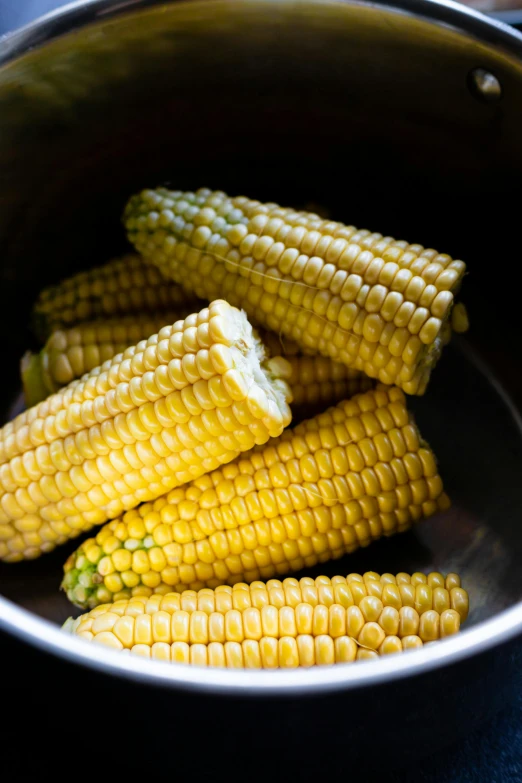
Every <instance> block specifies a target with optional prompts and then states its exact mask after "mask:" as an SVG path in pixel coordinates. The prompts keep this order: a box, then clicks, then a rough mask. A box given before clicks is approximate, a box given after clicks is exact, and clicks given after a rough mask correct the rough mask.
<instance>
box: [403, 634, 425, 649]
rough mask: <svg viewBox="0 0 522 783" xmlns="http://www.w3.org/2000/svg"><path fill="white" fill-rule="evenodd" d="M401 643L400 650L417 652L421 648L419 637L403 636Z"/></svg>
mask: <svg viewBox="0 0 522 783" xmlns="http://www.w3.org/2000/svg"><path fill="white" fill-rule="evenodd" d="M401 642H402V649H403V650H418V649H419V648H420V647H422V646H423V645H422V639H421V638H420V636H416V635H411V636H403V638H402V639H401Z"/></svg>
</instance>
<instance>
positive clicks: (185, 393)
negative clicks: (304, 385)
mask: <svg viewBox="0 0 522 783" xmlns="http://www.w3.org/2000/svg"><path fill="white" fill-rule="evenodd" d="M269 364H270V367H268V364H265V360H264V358H263V348H262V346H261V344H260V343H259V341H258V340H257V338H256V337H255V336H254V334H253V331H252V327H251V326H250V324H249V322H248V321H247V319H246V316H245V315H244V313H242V312H240V311H239V310H236V309H235V308H233V307H231V306H230V305H229V304H227V302H223V301H219V300H217V301H215V302H212V304H210V306H209V307H208V308H205V309H204V310H202V311H201V312H200V313H195V314H193V315H190V316H189V317H188V318H186V319H185V320H184V321H177V322H176V323H175V324H174V325H173V326H166V327H164V328H163V329H161V331H160V332H159V333H158V334H157V335H153V336H152V337H150V338H149V339H148V340H147V341H145V340H143V341H142V342H140V343H138V344H137V345H136V346H133V347H132V348H128V349H127V350H126V351H125V352H124V353H123V354H120V355H119V356H117V357H115V358H114V359H113V360H111V361H109V362H106V363H105V364H104V365H102V366H101V367H97V368H95V369H94V370H92V371H91V373H89V374H87V375H85V376H84V377H83V379H82V380H81V381H73V383H71V384H69V386H67V387H66V388H65V389H64V390H63V391H61V392H59V393H58V394H55V395H52V396H51V397H49V398H48V399H47V400H46V401H45V402H42V403H40V404H39V405H37V406H35V407H34V408H31V409H29V410H28V411H26V412H24V413H22V414H21V415H20V416H18V417H17V418H16V419H14V420H13V421H12V422H10V423H9V424H7V425H6V426H5V427H4V428H3V429H2V430H1V431H0V559H3V560H8V561H16V560H21V559H23V558H32V557H37V556H38V555H39V554H40V553H41V552H46V551H50V550H51V549H53V548H54V546H55V545H56V544H60V543H62V542H64V541H65V540H66V539H67V538H70V537H72V536H75V535H78V533H80V532H81V531H83V530H88V529H89V528H90V527H92V525H94V524H100V523H101V522H105V521H106V520H107V519H111V518H113V517H116V516H118V515H120V514H121V513H122V512H123V511H125V510H127V509H129V508H133V507H135V506H137V505H138V503H140V502H142V501H145V500H151V499H153V498H157V497H158V496H160V495H162V494H163V493H164V492H165V491H168V490H169V489H170V488H172V487H175V486H177V485H179V484H183V483H184V482H186V481H188V480H189V479H192V478H194V477H196V476H200V475H201V474H202V473H205V472H206V471H209V470H213V469H214V468H216V467H218V466H219V465H221V464H223V463H226V462H229V461H230V460H232V459H234V458H235V457H236V456H238V454H240V453H241V452H242V451H246V450H247V449H251V448H252V447H253V446H254V445H255V444H262V443H266V441H267V440H268V439H269V437H270V436H274V435H279V434H280V433H281V432H282V430H283V428H284V427H285V426H286V425H287V424H288V423H289V421H290V418H291V417H290V410H289V408H288V405H287V402H286V396H287V395H289V390H288V386H287V385H286V383H285V382H284V381H283V380H281V379H280V378H279V377H278V373H283V374H284V373H286V374H287V373H288V366H287V364H286V361H285V360H284V359H282V358H281V357H279V358H278V359H277V358H276V359H272V360H271V361H270V362H269Z"/></svg>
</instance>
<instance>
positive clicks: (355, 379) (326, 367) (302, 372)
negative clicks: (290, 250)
mask: <svg viewBox="0 0 522 783" xmlns="http://www.w3.org/2000/svg"><path fill="white" fill-rule="evenodd" d="M286 359H287V361H288V364H289V365H290V368H291V372H290V377H289V378H288V384H289V386H290V388H291V390H292V397H293V401H292V413H293V415H294V416H300V413H301V411H302V410H308V409H309V408H310V407H319V406H321V407H322V408H324V407H326V406H328V405H332V404H333V403H335V402H337V401H339V400H343V399H348V398H350V397H353V395H354V394H357V393H359V392H364V391H366V390H367V389H370V388H371V387H372V386H373V385H374V382H373V381H372V379H371V378H368V376H367V375H364V373H361V372H359V370H354V369H352V368H351V367H346V365H344V364H340V363H339V362H334V361H332V359H327V358H326V356H288V357H286Z"/></svg>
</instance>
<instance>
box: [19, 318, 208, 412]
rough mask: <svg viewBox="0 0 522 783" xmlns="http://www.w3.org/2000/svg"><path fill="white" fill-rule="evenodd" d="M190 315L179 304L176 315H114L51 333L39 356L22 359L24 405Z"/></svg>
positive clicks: (28, 356)
mask: <svg viewBox="0 0 522 783" xmlns="http://www.w3.org/2000/svg"><path fill="white" fill-rule="evenodd" d="M191 312H193V311H192V309H191V307H190V303H189V304H188V306H181V305H180V307H179V309H178V310H177V311H176V312H173V311H165V312H161V311H159V312H158V313H157V314H148V313H140V314H137V315H123V316H115V317H112V318H105V319H102V320H99V321H87V322H86V323H83V324H79V325H78V326H76V327H73V328H72V329H65V330H61V329H60V330H59V331H56V332H53V334H52V335H51V337H49V339H48V340H47V342H46V344H45V346H44V347H43V348H42V350H41V351H40V352H39V353H38V354H33V353H30V352H29V353H27V354H26V355H25V356H24V358H23V359H22V368H21V369H22V381H23V384H24V391H25V401H26V404H27V406H31V405H36V403H37V402H40V400H43V399H45V397H47V396H48V395H49V394H53V393H54V392H57V391H58V390H59V389H61V388H63V387H64V386H67V384H69V383H71V382H72V381H74V380H76V379H77V378H81V377H82V375H85V373H87V372H90V371H91V370H94V368H95V367H99V366H100V365H101V364H104V362H106V361H108V360H109V359H113V358H114V357H115V356H117V355H118V354H119V353H123V351H124V350H125V349H126V348H128V347H129V346H130V345H136V343H139V342H140V340H146V339H147V338H148V337H150V336H151V335H153V334H157V333H158V332H159V331H160V329H161V328H162V327H163V326H166V325H167V324H173V323H175V322H176V321H178V320H180V319H181V318H186V316H187V315H190V313H191Z"/></svg>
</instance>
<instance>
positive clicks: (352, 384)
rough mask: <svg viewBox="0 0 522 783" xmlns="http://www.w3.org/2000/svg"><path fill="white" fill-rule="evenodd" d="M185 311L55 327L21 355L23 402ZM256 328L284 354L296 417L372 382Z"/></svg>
mask: <svg viewBox="0 0 522 783" xmlns="http://www.w3.org/2000/svg"><path fill="white" fill-rule="evenodd" d="M189 304H190V303H189ZM189 312H190V311H189V310H187V309H186V308H183V307H180V311H179V312H177V313H173V312H165V313H163V312H160V313H158V314H157V315H150V314H147V313H140V314H136V315H126V316H115V317H112V318H105V319H100V320H98V321H90V322H86V323H84V324H79V325H78V326H76V327H73V328H72V329H64V330H59V331H57V332H54V333H53V334H52V335H51V337H50V338H49V339H48V340H47V343H46V344H45V346H44V347H43V348H42V350H41V351H40V352H39V353H38V354H36V355H35V354H32V353H27V354H26V355H25V356H24V358H23V360H22V380H23V384H24V391H25V399H26V404H27V405H28V406H30V405H36V403H38V402H40V401H41V400H43V399H45V397H47V396H48V395H49V394H52V393H54V392H57V391H58V390H59V389H61V388H63V387H64V386H66V385H67V384H68V383H71V382H72V381H73V380H76V379H78V378H81V377H82V376H83V375H84V374H85V373H87V372H90V371H91V370H93V369H94V368H95V367H98V366H99V365H101V364H103V363H104V362H106V361H108V360H109V359H112V358H114V357H115V356H117V354H119V353H122V352H123V351H124V350H125V349H126V348H127V347H128V346H129V345H134V344H135V343H137V342H139V341H140V340H143V339H146V338H148V337H149V336H150V335H152V334H156V333H157V332H159V330H160V329H161V328H162V327H163V326H165V324H172V323H174V322H175V321H177V320H178V319H180V318H185V317H186V316H187V315H188V314H189ZM259 334H260V338H261V340H262V342H263V345H264V346H265V349H266V350H267V352H268V353H269V354H270V355H271V356H276V357H277V356H279V355H284V356H285V357H286V358H287V360H288V363H289V366H290V374H289V377H288V379H287V380H288V383H289V385H290V387H291V389H292V397H293V403H292V411H293V413H294V415H297V416H298V417H299V418H302V417H303V416H304V415H305V414H306V413H310V412H312V413H314V412H315V410H314V408H324V407H328V406H329V405H332V404H334V403H335V402H338V401H339V400H342V399H346V398H348V397H351V396H353V395H354V394H356V393H357V392H361V391H365V390H366V389H369V388H370V387H371V386H372V385H373V382H372V380H371V379H370V378H368V377H367V376H366V375H364V373H361V372H359V371H358V370H354V369H353V368H351V367H346V365H344V364H340V363H339V362H334V361H333V360H332V359H328V358H326V357H325V356H314V357H308V356H302V355H301V351H300V348H299V346H298V345H297V344H296V343H292V342H291V341H282V340H280V339H279V338H278V336H277V335H276V334H273V333H272V332H268V331H266V330H262V331H261V332H260V333H259Z"/></svg>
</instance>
